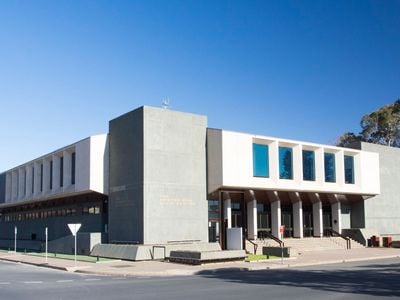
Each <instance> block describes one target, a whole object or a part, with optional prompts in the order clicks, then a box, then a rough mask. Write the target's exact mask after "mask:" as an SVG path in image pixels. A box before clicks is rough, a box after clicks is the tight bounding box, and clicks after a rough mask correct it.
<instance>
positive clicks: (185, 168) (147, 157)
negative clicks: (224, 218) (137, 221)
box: [144, 107, 208, 243]
mask: <svg viewBox="0 0 400 300" xmlns="http://www.w3.org/2000/svg"><path fill="white" fill-rule="evenodd" d="M206 127H207V118H206V117H205V116H199V115H193V114H189V113H182V112H176V111H171V110H166V109H160V108H153V107H144V243H160V242H168V241H184V240H199V241H204V242H205V241H207V240H208V226H207V224H208V207H207V200H206V199H207V197H206Z"/></svg>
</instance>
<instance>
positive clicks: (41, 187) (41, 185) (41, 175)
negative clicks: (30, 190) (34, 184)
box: [40, 164, 43, 192]
mask: <svg viewBox="0 0 400 300" xmlns="http://www.w3.org/2000/svg"><path fill="white" fill-rule="evenodd" d="M40 191H41V192H43V164H40Z"/></svg>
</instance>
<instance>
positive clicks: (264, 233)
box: [258, 230, 285, 247]
mask: <svg viewBox="0 0 400 300" xmlns="http://www.w3.org/2000/svg"><path fill="white" fill-rule="evenodd" d="M258 233H259V236H260V238H262V239H264V238H269V239H271V240H273V241H275V242H277V243H278V244H279V247H285V243H284V242H283V241H282V240H280V239H278V238H277V237H276V236H274V235H273V234H272V233H270V232H268V231H265V230H263V231H259V232H258Z"/></svg>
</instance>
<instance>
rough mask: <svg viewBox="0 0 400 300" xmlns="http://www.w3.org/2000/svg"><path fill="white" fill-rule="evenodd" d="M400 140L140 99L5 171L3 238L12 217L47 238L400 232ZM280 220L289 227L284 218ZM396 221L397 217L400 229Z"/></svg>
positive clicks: (1, 242)
mask: <svg viewBox="0 0 400 300" xmlns="http://www.w3.org/2000/svg"><path fill="white" fill-rule="evenodd" d="M399 151H400V150H399V149H394V148H389V147H384V146H377V145H371V144H366V143H362V144H360V145H355V146H354V147H353V148H339V147H334V146H329V145H319V144H313V143H306V142H300V141H293V140H287V139H279V138H273V137H268V136H259V135H254V134H244V133H238V132H232V131H226V130H220V129H212V128H207V117H205V116H201V115H195V114H190V113H184V112H176V111H171V110H168V109H161V108H153V107H147V106H144V107H140V108H138V109H135V110H133V111H131V112H128V113H126V114H124V115H122V116H120V117H117V118H115V119H113V120H111V121H110V122H109V132H108V133H107V134H104V135H98V136H92V137H89V138H87V139H84V140H82V141H79V142H77V143H75V144H72V145H69V146H66V147H64V148H62V149H59V150H56V151H54V152H51V153H49V154H47V155H44V156H42V157H40V158H37V159H34V160H32V161H30V162H28V163H25V164H23V165H21V166H18V167H15V168H13V169H10V170H8V171H5V172H4V173H1V174H0V214H1V215H0V247H5V246H6V245H7V243H8V244H9V243H10V242H11V241H12V239H13V237H14V236H13V235H14V228H15V227H16V226H17V227H18V230H19V234H20V236H19V238H21V239H23V240H25V241H27V243H28V242H29V241H30V242H37V243H41V242H43V240H44V228H45V227H48V228H49V238H50V239H51V240H57V239H63V238H64V237H66V236H68V235H70V233H69V230H68V227H67V224H68V223H81V224H82V229H81V231H82V232H87V233H92V232H97V233H100V234H102V236H103V243H118V244H119V243H124V244H160V243H161V244H163V243H171V242H193V241H201V242H208V241H210V242H215V241H216V242H219V243H221V244H222V246H223V247H226V238H227V235H226V232H227V231H228V230H229V229H230V228H242V231H243V236H244V237H245V238H247V239H257V238H258V237H260V236H265V235H267V236H268V235H272V236H274V237H276V238H279V239H282V238H305V237H321V236H324V235H328V234H330V233H332V232H339V233H341V232H345V230H348V229H357V228H374V230H376V232H377V233H380V234H392V235H393V234H397V233H398V231H399V230H398V228H399V226H398V225H400V218H399V217H398V215H399V212H400V208H399V207H400V206H399V204H398V201H397V194H398V187H397V185H396V182H397V181H396V178H397V177H398V176H400V175H398V174H397V166H399V165H400V153H399ZM282 226H283V227H282ZM396 228H397V229H396Z"/></svg>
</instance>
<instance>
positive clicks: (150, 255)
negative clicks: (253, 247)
mask: <svg viewBox="0 0 400 300" xmlns="http://www.w3.org/2000/svg"><path fill="white" fill-rule="evenodd" d="M174 250H181V251H218V250H221V246H220V245H219V243H201V242H193V243H168V244H154V245H119V244H98V245H95V246H94V247H93V250H92V251H91V253H90V255H92V256H99V257H107V258H116V259H125V260H152V259H165V258H168V257H169V255H170V252H171V251H174Z"/></svg>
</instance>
